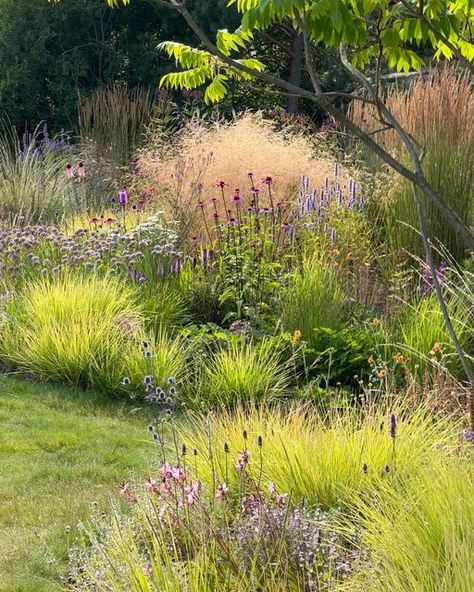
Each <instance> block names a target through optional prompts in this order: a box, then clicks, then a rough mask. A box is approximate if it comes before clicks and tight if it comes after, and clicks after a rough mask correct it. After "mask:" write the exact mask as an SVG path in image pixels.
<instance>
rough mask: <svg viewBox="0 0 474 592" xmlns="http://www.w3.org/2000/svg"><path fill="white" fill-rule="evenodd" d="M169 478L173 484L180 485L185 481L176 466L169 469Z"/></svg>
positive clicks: (182, 473)
mask: <svg viewBox="0 0 474 592" xmlns="http://www.w3.org/2000/svg"><path fill="white" fill-rule="evenodd" d="M171 477H172V479H173V481H174V482H175V483H179V484H181V483H184V482H185V481H186V475H185V473H184V471H183V469H182V468H181V467H180V466H178V465H176V466H174V467H172V468H171Z"/></svg>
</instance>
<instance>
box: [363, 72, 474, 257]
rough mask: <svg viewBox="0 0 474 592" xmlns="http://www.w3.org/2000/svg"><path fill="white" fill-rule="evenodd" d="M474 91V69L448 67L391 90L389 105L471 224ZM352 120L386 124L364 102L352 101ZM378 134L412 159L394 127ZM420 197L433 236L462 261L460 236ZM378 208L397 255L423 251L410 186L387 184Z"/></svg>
mask: <svg viewBox="0 0 474 592" xmlns="http://www.w3.org/2000/svg"><path fill="white" fill-rule="evenodd" d="M473 90H474V89H473V81H472V78H471V77H470V75H469V73H467V72H463V71H460V70H456V69H454V68H448V67H443V68H441V69H440V70H435V71H432V72H431V73H430V74H429V75H427V76H425V77H420V78H417V79H416V80H415V81H414V82H413V83H412V84H411V86H410V87H409V88H408V89H402V90H399V89H397V88H392V89H391V90H390V91H389V92H388V96H387V99H386V103H387V107H388V108H389V109H390V110H391V111H392V113H393V114H394V115H395V117H396V118H397V119H398V121H399V122H400V124H401V125H402V126H403V127H404V128H405V129H406V130H407V131H408V132H409V133H410V134H411V135H412V136H413V137H414V138H415V140H416V141H417V143H418V147H419V151H422V150H423V153H424V156H423V169H424V171H425V174H426V177H427V178H428V180H429V181H430V183H431V184H432V185H433V187H434V188H435V190H436V191H438V192H439V193H440V195H442V196H443V197H444V199H445V200H446V201H447V203H448V204H449V205H450V206H451V207H452V208H453V209H454V210H455V211H456V212H457V214H458V215H459V216H460V217H461V219H462V220H463V221H464V223H465V224H466V225H467V226H471V225H472V223H473V221H474V209H473V205H474V204H473V200H474V168H473V166H472V162H473V161H474V92H473ZM353 118H354V120H355V121H356V122H357V123H358V124H359V125H362V126H363V127H365V128H366V129H367V130H369V131H371V132H374V131H375V130H376V129H379V128H380V127H381V125H380V123H379V122H378V121H377V113H376V111H375V109H374V108H372V107H371V106H367V105H365V106H363V105H362V104H361V103H359V102H356V103H355V104H354V105H353ZM376 138H377V139H378V141H379V143H381V145H382V146H383V147H384V148H385V149H386V150H388V152H390V153H391V154H393V155H395V156H396V157H397V158H401V159H402V161H407V157H406V155H405V153H404V150H403V146H402V144H401V141H400V139H399V137H398V136H397V134H396V133H395V132H394V131H383V132H381V133H378V134H377V135H376ZM372 164H373V166H375V167H376V168H377V167H378V166H379V164H377V163H374V162H372ZM407 164H408V161H407ZM420 197H421V199H422V200H423V204H424V208H425V224H426V226H427V229H428V234H429V236H430V238H431V240H437V241H439V242H440V243H442V244H443V245H445V246H446V248H447V249H448V250H449V251H450V252H451V253H452V255H453V256H455V257H456V258H457V259H458V260H460V259H461V258H462V257H463V256H464V245H463V242H462V239H461V237H459V236H458V235H457V233H456V231H455V230H453V229H452V228H451V227H450V226H449V224H446V221H445V218H444V216H443V214H442V213H441V212H439V210H438V209H437V208H436V207H435V206H434V205H433V203H432V202H431V201H428V200H427V199H426V198H425V197H424V196H423V195H421V194H420ZM378 206H379V207H378V208H377V210H378V212H379V215H380V216H381V222H382V224H383V226H384V229H385V234H386V237H387V240H388V243H389V247H390V250H391V252H392V254H395V253H397V252H399V251H400V250H401V249H405V250H407V251H408V252H410V253H416V254H421V253H422V252H423V251H422V243H421V238H420V236H419V234H417V232H416V231H414V230H413V229H414V228H418V218H417V213H416V206H415V203H414V201H413V197H412V189H411V186H410V184H409V183H407V182H405V181H404V180H402V179H399V178H394V182H393V183H391V184H388V185H386V189H385V191H384V193H383V194H382V195H381V196H380V201H379V203H378Z"/></svg>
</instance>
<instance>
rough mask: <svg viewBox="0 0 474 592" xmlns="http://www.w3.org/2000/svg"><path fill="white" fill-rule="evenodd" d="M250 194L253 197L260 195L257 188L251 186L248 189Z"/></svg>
mask: <svg viewBox="0 0 474 592" xmlns="http://www.w3.org/2000/svg"><path fill="white" fill-rule="evenodd" d="M250 193H253V194H254V195H258V194H259V193H260V189H259V188H258V187H255V186H254V185H252V187H250Z"/></svg>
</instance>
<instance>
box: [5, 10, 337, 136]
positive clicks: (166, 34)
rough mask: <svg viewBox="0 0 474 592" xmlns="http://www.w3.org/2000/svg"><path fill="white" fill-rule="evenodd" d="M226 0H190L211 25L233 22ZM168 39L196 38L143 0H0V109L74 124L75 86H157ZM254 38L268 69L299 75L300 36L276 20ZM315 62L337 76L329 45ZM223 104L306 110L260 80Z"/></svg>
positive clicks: (15, 118)
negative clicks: (123, 2) (113, 3)
mask: <svg viewBox="0 0 474 592" xmlns="http://www.w3.org/2000/svg"><path fill="white" fill-rule="evenodd" d="M225 5H226V0H193V2H191V3H190V6H191V9H192V11H193V12H194V13H195V14H196V16H198V20H199V22H201V23H203V24H204V25H205V28H206V29H208V31H209V32H212V31H215V30H216V29H218V28H220V27H223V26H227V27H229V28H231V27H232V26H233V25H236V24H237V22H238V19H237V15H236V18H235V22H234V23H232V22H229V11H225V12H224V6H225ZM224 14H225V16H226V22H225V23H224V22H223V20H222V19H223V17H224ZM166 39H174V40H177V41H182V42H186V43H190V44H193V45H195V43H196V41H195V39H193V38H192V36H191V34H190V32H189V30H188V29H187V27H186V26H185V25H184V23H183V21H182V20H181V19H180V17H179V15H177V14H176V13H174V12H173V11H169V10H163V9H162V8H160V7H159V6H158V5H157V3H154V2H147V1H146V0H144V1H143V2H134V3H132V4H131V5H129V6H126V7H124V6H121V7H120V8H116V9H113V10H112V9H110V8H108V7H107V6H106V5H105V3H104V2H103V0H68V1H67V2H59V3H51V2H48V0H0V115H1V116H3V117H4V116H7V117H8V119H9V120H10V121H11V122H12V123H13V124H14V125H15V126H16V127H17V128H18V129H24V128H25V126H28V127H29V128H32V127H34V126H35V125H36V124H37V123H38V122H40V121H47V122H48V124H49V125H50V128H51V129H52V130H53V131H59V130H60V129H61V128H65V129H68V130H71V129H74V128H75V126H76V119H77V118H76V101H77V96H78V93H79V92H80V93H81V95H86V96H87V95H89V94H90V93H92V92H93V91H94V90H95V89H97V88H100V87H101V86H103V85H105V84H107V83H110V82H124V83H127V84H128V85H129V87H130V88H133V87H135V86H144V87H149V88H151V89H152V90H156V88H157V82H158V80H159V79H160V77H161V76H162V74H163V73H165V72H166V71H167V70H169V69H171V68H172V67H173V64H171V63H170V62H169V61H168V60H167V58H165V57H164V55H163V54H162V53H159V52H158V51H156V46H157V45H158V43H160V42H161V41H163V40H166ZM255 43H256V44H258V45H259V53H260V55H262V56H263V57H264V59H266V61H267V62H268V64H269V66H270V68H271V69H272V70H273V71H274V72H276V73H278V74H280V75H281V76H285V77H287V78H288V79H292V80H293V81H295V82H296V81H297V80H298V79H300V78H301V79H302V80H303V83H304V81H305V79H306V75H305V73H304V72H302V71H301V49H302V48H301V39H299V38H298V37H295V35H294V33H293V32H292V31H291V28H290V27H285V26H281V27H278V28H275V30H274V31H272V32H271V34H266V35H265V36H262V37H260V38H257V39H256V40H255ZM318 64H319V67H320V69H321V71H322V72H323V74H324V76H323V79H325V81H326V83H327V85H328V87H331V86H332V84H340V80H338V78H339V77H340V75H341V73H340V70H339V71H338V69H337V68H336V67H335V66H334V62H333V61H332V60H331V55H330V53H328V52H327V51H324V52H323V53H322V54H321V56H319V57H318ZM226 106H227V108H228V109H229V110H230V109H242V108H264V109H265V108H266V109H274V108H275V107H281V108H284V109H286V110H287V111H288V112H290V113H295V112H296V111H297V110H308V106H305V105H304V104H303V105H302V104H301V103H300V104H298V102H297V101H296V100H295V99H292V98H291V97H285V96H284V95H280V94H279V93H277V92H276V91H275V90H274V89H271V88H268V87H265V86H264V85H261V84H260V83H258V82H252V83H248V84H247V83H246V84H245V85H242V84H240V85H239V86H238V87H235V88H234V89H233V92H232V94H231V96H230V99H229V100H228V101H227V103H226Z"/></svg>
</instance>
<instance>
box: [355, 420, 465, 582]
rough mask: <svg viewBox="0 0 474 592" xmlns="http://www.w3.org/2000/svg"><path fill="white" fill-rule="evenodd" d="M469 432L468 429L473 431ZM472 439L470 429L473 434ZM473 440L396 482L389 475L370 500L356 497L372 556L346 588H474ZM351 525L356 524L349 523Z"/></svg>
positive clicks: (366, 545)
mask: <svg viewBox="0 0 474 592" xmlns="http://www.w3.org/2000/svg"><path fill="white" fill-rule="evenodd" d="M469 432H470V430H469ZM469 438H472V433H470V434H469ZM471 448H472V444H471V443H470V442H468V441H465V440H464V441H463V438H461V443H460V447H459V451H458V454H457V455H455V456H452V457H450V459H449V462H446V459H444V458H442V457H441V458H437V455H434V458H432V459H431V462H430V464H429V465H428V466H426V467H420V470H419V471H417V473H416V474H415V475H410V474H407V475H405V477H404V479H403V480H401V481H400V482H399V483H398V484H397V487H393V485H391V484H390V482H389V481H388V480H387V481H385V483H384V484H383V487H382V488H381V489H380V491H379V492H378V493H377V494H376V495H375V496H374V498H373V499H372V500H370V502H369V500H368V499H364V500H360V499H359V500H357V499H355V500H354V501H355V507H356V510H357V511H358V512H360V514H359V515H360V527H361V532H363V533H364V534H363V536H362V537H361V540H360V545H361V547H362V548H364V549H365V550H366V551H367V553H368V555H369V556H370V558H371V563H370V575H369V572H368V570H367V569H366V567H364V565H362V566H361V569H360V573H359V574H358V575H357V577H356V578H355V579H354V580H353V581H352V582H351V587H349V588H345V589H347V590H355V591H360V592H362V591H364V592H366V591H367V592H389V591H390V592H412V591H413V590H417V591H418V590H419V591H420V592H428V591H431V590H436V591H445V592H469V591H470V590H472V589H473V588H474V571H473V569H472V557H473V553H474V502H473V498H472V494H471V492H472V488H473V486H474V480H473V474H472V467H471V464H472V449H471ZM349 528H350V529H352V528H353V525H352V524H351V525H350V526H349Z"/></svg>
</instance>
